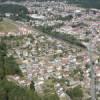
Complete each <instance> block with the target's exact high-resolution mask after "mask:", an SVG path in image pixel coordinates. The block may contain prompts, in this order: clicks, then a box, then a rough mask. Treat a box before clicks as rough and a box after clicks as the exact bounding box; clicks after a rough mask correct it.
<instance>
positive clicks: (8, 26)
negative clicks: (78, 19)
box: [0, 19, 17, 32]
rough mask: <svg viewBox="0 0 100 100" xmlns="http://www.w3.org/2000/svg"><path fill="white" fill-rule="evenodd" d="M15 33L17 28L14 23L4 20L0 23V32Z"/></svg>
mask: <svg viewBox="0 0 100 100" xmlns="http://www.w3.org/2000/svg"><path fill="white" fill-rule="evenodd" d="M15 31H17V26H16V24H15V23H14V22H11V21H10V20H8V19H6V20H5V19H4V20H3V21H1V22H0V32H15Z"/></svg>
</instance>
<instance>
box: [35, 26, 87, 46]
mask: <svg viewBox="0 0 100 100" xmlns="http://www.w3.org/2000/svg"><path fill="white" fill-rule="evenodd" d="M36 28H37V29H39V30H40V31H42V32H43V33H46V34H48V35H51V36H53V37H55V38H58V39H61V40H63V41H66V42H69V43H70V44H73V45H76V46H79V47H82V48H86V47H85V46H84V45H83V44H82V43H81V41H80V40H79V39H77V38H75V37H74V36H73V35H71V34H66V33H60V32H56V31H53V29H54V27H52V26H39V27H36Z"/></svg>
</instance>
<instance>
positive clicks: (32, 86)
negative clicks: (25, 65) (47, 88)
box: [30, 81, 35, 91]
mask: <svg viewBox="0 0 100 100" xmlns="http://www.w3.org/2000/svg"><path fill="white" fill-rule="evenodd" d="M30 89H31V90H33V91H35V86H34V81H31V84H30Z"/></svg>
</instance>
